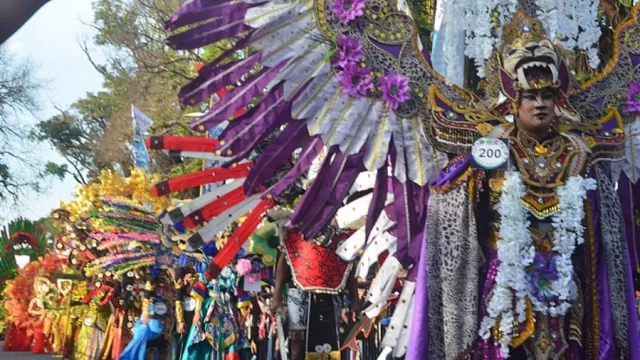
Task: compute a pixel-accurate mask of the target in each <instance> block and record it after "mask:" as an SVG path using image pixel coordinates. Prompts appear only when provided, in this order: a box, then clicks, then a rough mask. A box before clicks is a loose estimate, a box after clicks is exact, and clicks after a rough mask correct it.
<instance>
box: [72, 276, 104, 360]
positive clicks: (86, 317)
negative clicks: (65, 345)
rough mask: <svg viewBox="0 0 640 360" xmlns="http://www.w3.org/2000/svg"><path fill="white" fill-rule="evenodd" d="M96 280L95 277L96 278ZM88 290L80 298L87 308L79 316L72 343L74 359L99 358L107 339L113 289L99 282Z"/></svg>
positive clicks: (91, 359)
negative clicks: (78, 326)
mask: <svg viewBox="0 0 640 360" xmlns="http://www.w3.org/2000/svg"><path fill="white" fill-rule="evenodd" d="M96 281H97V279H96ZM99 285H100V286H99V287H95V288H94V289H93V290H91V291H89V292H88V293H87V295H86V296H85V297H84V299H82V303H84V304H88V306H87V310H86V312H85V313H84V314H82V316H81V317H80V321H81V324H80V328H79V329H78V331H77V334H76V336H75V341H74V344H73V359H74V360H94V359H100V353H101V352H102V349H103V348H104V346H105V345H106V344H108V341H106V340H107V339H108V338H107V332H108V330H109V328H108V326H109V324H108V322H109V319H110V317H111V315H112V313H111V307H110V306H109V301H110V300H111V294H112V293H113V289H112V288H111V287H110V286H107V285H103V284H101V283H99Z"/></svg>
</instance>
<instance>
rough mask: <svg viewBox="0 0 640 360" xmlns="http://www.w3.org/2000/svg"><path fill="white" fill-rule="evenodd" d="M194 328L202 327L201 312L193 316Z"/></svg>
mask: <svg viewBox="0 0 640 360" xmlns="http://www.w3.org/2000/svg"><path fill="white" fill-rule="evenodd" d="M193 326H195V327H200V312H199V311H196V313H195V315H193Z"/></svg>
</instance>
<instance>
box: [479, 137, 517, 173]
mask: <svg viewBox="0 0 640 360" xmlns="http://www.w3.org/2000/svg"><path fill="white" fill-rule="evenodd" d="M471 158H472V159H473V163H474V164H473V165H474V166H473V167H474V168H476V169H478V168H479V169H486V170H494V169H503V168H506V166H507V160H509V145H508V143H507V140H505V139H496V138H487V137H481V138H477V139H476V140H475V141H474V142H473V147H472V148H471Z"/></svg>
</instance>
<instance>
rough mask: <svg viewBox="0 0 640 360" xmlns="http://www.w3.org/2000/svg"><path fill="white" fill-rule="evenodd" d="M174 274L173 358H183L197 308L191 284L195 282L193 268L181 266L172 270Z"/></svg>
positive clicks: (176, 359)
mask: <svg viewBox="0 0 640 360" xmlns="http://www.w3.org/2000/svg"><path fill="white" fill-rule="evenodd" d="M170 273H172V274H173V275H174V285H175V286H174V287H175V291H176V295H177V296H176V301H175V309H174V314H175V322H174V326H173V328H172V330H171V334H170V336H171V356H170V359H171V360H181V358H182V354H183V353H184V352H185V351H186V345H187V341H188V336H189V330H190V329H191V326H192V324H193V318H194V315H195V310H196V302H195V300H194V299H193V298H192V297H191V286H192V283H193V282H194V279H193V277H192V269H191V268H189V267H179V268H178V269H175V270H170Z"/></svg>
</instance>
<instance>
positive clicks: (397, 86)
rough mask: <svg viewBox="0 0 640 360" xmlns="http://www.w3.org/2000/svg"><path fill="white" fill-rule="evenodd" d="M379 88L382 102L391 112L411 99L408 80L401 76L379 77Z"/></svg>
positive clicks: (388, 75)
mask: <svg viewBox="0 0 640 360" xmlns="http://www.w3.org/2000/svg"><path fill="white" fill-rule="evenodd" d="M380 87H381V88H382V100H384V101H387V102H388V103H389V104H390V105H391V108H392V109H393V110H396V109H397V108H398V106H400V104H402V103H404V102H405V101H407V100H409V99H411V94H410V93H409V79H407V78H406V77H404V76H402V75H395V74H387V75H385V76H383V77H381V78H380Z"/></svg>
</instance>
